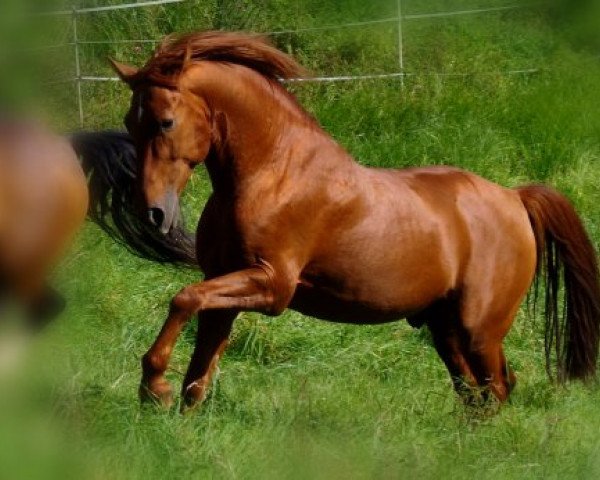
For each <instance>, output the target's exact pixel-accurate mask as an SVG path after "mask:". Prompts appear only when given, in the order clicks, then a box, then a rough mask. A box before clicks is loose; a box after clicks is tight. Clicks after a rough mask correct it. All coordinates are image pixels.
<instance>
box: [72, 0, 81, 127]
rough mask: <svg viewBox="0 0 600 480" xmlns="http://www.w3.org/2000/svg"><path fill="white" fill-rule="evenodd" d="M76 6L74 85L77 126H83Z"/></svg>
mask: <svg viewBox="0 0 600 480" xmlns="http://www.w3.org/2000/svg"><path fill="white" fill-rule="evenodd" d="M77 13H78V12H77V7H75V6H73V10H72V22H73V46H74V48H75V87H76V89H77V107H78V109H79V126H80V127H81V128H83V124H84V117H83V95H82V93H81V63H80V59H79V38H78V35H77Z"/></svg>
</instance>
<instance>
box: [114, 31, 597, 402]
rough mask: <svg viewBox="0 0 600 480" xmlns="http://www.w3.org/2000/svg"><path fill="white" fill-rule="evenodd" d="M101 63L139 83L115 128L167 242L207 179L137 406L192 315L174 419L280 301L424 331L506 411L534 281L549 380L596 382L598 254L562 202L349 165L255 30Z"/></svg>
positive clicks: (199, 37)
mask: <svg viewBox="0 0 600 480" xmlns="http://www.w3.org/2000/svg"><path fill="white" fill-rule="evenodd" d="M113 66H114V68H115V70H116V71H117V73H118V74H119V76H120V78H121V79H122V80H123V81H124V82H125V83H127V84H128V85H129V86H130V87H131V89H132V90H133V97H132V103H131V108H130V111H129V113H128V114H127V116H126V125H127V128H128V130H129V132H130V134H131V135H132V137H133V139H134V141H135V143H136V147H137V154H138V157H139V160H138V166H137V169H138V170H137V171H138V172H139V176H138V177H139V178H138V179H137V181H136V184H135V185H136V186H135V189H136V192H137V194H138V195H139V196H141V197H142V199H143V201H144V203H145V208H146V211H147V217H148V222H149V223H151V224H152V225H154V226H155V228H156V229H158V230H159V231H161V232H169V231H170V230H171V228H172V227H173V226H174V225H176V222H177V218H178V198H179V196H180V194H181V192H182V190H183V189H184V187H185V185H186V183H187V182H188V180H189V178H190V176H191V174H192V172H193V170H194V168H195V167H196V166H198V165H200V164H205V165H206V168H207V169H208V172H209V175H210V178H211V181H212V186H213V193H212V195H211V197H210V199H209V200H208V203H207V204H206V207H205V209H204V212H203V214H202V217H201V219H200V223H199V226H198V230H197V252H196V253H197V260H198V262H199V265H200V267H201V269H202V270H203V271H204V273H205V275H206V279H205V281H203V282H200V283H197V284H193V285H190V286H187V287H185V288H184V289H183V290H182V291H181V292H180V293H178V294H177V295H176V296H175V297H174V298H173V300H172V302H171V307H170V311H169V315H168V318H167V320H166V322H165V324H164V326H163V328H162V330H161V332H160V335H159V336H158V338H157V339H156V341H155V342H154V344H153V345H152V347H151V348H150V350H149V351H148V353H147V354H146V355H144V357H143V360H142V368H143V376H142V382H141V387H140V394H141V397H142V399H153V400H156V401H159V402H162V403H163V404H166V405H169V404H171V402H172V391H171V387H170V386H169V384H168V382H167V381H166V379H165V376H164V373H165V370H166V368H167V364H168V362H169V358H170V356H171V352H172V350H173V347H174V344H175V342H176V339H177V338H178V336H179V334H180V333H181V331H182V328H183V327H184V326H185V325H186V323H187V322H188V321H189V320H190V318H191V317H192V315H194V314H199V327H198V336H197V343H196V348H195V351H194V353H193V357H192V359H191V363H190V366H189V370H188V372H187V375H186V376H185V380H184V384H183V390H182V395H183V402H182V408H183V409H187V408H190V407H192V406H194V405H195V404H197V403H199V402H201V401H202V400H203V398H204V396H205V394H206V390H207V386H208V385H209V380H210V377H211V372H212V371H213V370H214V369H215V367H216V365H217V362H218V360H219V357H220V356H221V355H222V353H223V351H224V349H225V347H226V345H227V340H228V336H229V334H230V332H231V328H232V324H233V322H234V319H235V318H236V316H237V314H238V313H239V312H240V311H256V312H261V313H264V314H266V315H279V314H281V313H282V312H283V311H284V310H285V309H286V308H291V309H294V310H297V311H299V312H302V313H304V314H306V315H311V316H315V317H318V318H321V319H325V320H332V321H338V322H347V323H357V324H358V323H370V324H375V323H381V322H389V321H392V320H397V319H400V318H407V319H408V321H409V322H410V323H411V324H412V325H413V326H422V325H427V326H428V327H429V329H430V330H431V333H432V336H433V341H434V344H435V347H436V349H437V351H438V353H439V355H440V357H441V358H442V360H443V361H444V363H445V364H446V366H447V368H448V370H449V372H450V375H451V377H452V379H453V381H454V385H455V387H456V389H457V390H458V391H459V392H464V389H463V385H467V386H474V387H482V389H483V390H487V391H491V392H492V393H493V394H494V395H495V396H496V397H497V398H498V399H499V400H500V401H504V400H506V399H507V397H508V396H509V393H510V391H511V389H512V387H513V385H514V383H515V377H514V374H513V373H512V372H511V370H510V369H509V368H508V366H507V363H506V359H505V357H504V352H503V349H502V341H503V339H504V337H505V335H506V334H507V332H508V330H509V328H510V327H511V324H512V323H513V320H514V318H515V315H516V313H517V311H518V309H519V306H520V304H521V302H522V300H523V298H524V296H525V294H526V292H527V291H528V289H529V288H530V286H531V284H532V282H533V280H534V277H535V275H536V272H537V273H542V272H544V277H543V279H544V280H545V283H546V297H547V299H546V312H545V314H546V315H545V316H546V320H545V324H546V351H547V356H548V357H550V356H556V361H557V365H558V377H559V379H560V380H563V379H570V378H581V379H588V378H590V377H593V376H594V374H595V370H596V359H597V355H598V342H599V323H600V288H599V280H598V278H599V274H598V267H597V261H596V256H595V252H594V247H593V246H592V243H591V242H590V240H589V238H588V236H587V234H586V232H585V229H584V227H583V225H582V222H581V220H580V219H579V217H578V216H577V214H576V212H575V210H574V209H573V207H572V206H571V204H570V203H569V202H568V201H567V199H566V198H565V197H564V196H562V195H561V194H559V193H558V192H556V191H554V190H552V189H550V188H547V187H543V186H528V187H523V188H517V189H507V188H503V187H501V186H499V185H496V184H494V183H491V182H489V181H487V180H484V179H483V178H480V177H478V176H477V175H474V174H472V173H469V172H466V171H463V170H459V169H457V168H450V167H430V168H408V169H404V170H388V169H385V170H384V169H375V168H366V167H363V166H361V165H359V164H358V163H356V162H355V161H354V160H353V159H352V158H351V157H350V155H349V154H348V153H347V152H346V151H345V150H344V149H343V148H342V147H341V146H340V145H338V144H337V143H336V142H335V141H334V140H333V139H332V138H331V137H330V136H329V135H328V134H327V133H326V132H325V131H323V129H322V128H321V127H320V126H319V125H318V123H317V122H316V121H315V120H314V119H313V118H312V117H311V116H310V115H308V114H307V113H306V112H305V111H304V110H303V109H302V107H301V106H300V105H299V104H298V103H297V101H296V100H295V98H294V97H293V96H292V95H291V94H289V93H288V92H287V91H286V90H285V89H284V87H282V85H281V83H280V80H281V79H285V78H292V77H296V76H297V75H299V74H302V69H301V68H300V67H299V66H298V64H297V63H296V62H295V61H294V60H292V59H291V58H290V57H289V56H287V55H285V54H283V53H282V52H280V51H278V50H277V49H275V48H274V47H272V46H271V45H270V44H268V43H267V42H266V41H265V40H264V39H260V38H257V37H256V36H252V35H245V34H239V33H225V32H206V33H197V34H191V35H187V36H183V37H180V38H171V39H167V41H165V43H164V44H163V45H162V46H161V47H159V48H158V50H157V51H156V53H155V54H154V56H153V57H152V58H151V59H150V60H149V61H148V63H147V64H146V65H145V66H144V67H143V68H141V69H139V70H138V69H136V68H134V67H131V66H127V65H124V64H121V63H118V62H113ZM132 198H133V196H132ZM129 208H130V209H133V208H134V205H133V202H132V203H131V204H130V205H129ZM561 272H564V276H563V275H562V274H561ZM561 278H564V289H565V298H564V314H562V313H561V312H560V308H559V298H558V297H559V280H560V279H561Z"/></svg>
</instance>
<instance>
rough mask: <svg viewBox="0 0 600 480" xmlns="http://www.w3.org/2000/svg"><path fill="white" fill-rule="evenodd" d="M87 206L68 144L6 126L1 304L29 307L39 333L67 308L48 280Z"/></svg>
mask: <svg viewBox="0 0 600 480" xmlns="http://www.w3.org/2000/svg"><path fill="white" fill-rule="evenodd" d="M87 205H88V190H87V182H86V178H85V175H84V173H83V170H82V168H81V165H80V163H79V160H78V158H77V155H76V153H75V151H74V150H73V148H72V147H71V145H70V144H69V142H68V141H67V139H65V138H63V137H61V136H59V135H55V134H52V133H49V132H48V131H46V130H45V129H43V128H41V127H39V126H37V125H34V124H32V123H29V122H20V121H12V120H6V119H5V120H1V121H0V301H3V300H7V299H8V298H13V299H17V300H18V301H19V302H20V303H22V304H24V306H25V308H26V310H27V316H28V317H29V320H30V321H31V323H32V326H34V327H36V328H39V327H41V326H42V325H43V324H44V323H46V322H47V321H48V320H50V319H51V318H52V317H54V316H55V315H57V314H58V313H60V311H61V310H62V308H63V306H64V301H63V299H62V297H61V296H60V295H59V294H58V293H57V292H56V291H55V290H54V289H53V288H52V287H51V286H50V285H48V283H47V278H46V277H47V275H48V272H49V270H50V268H51V267H52V266H53V265H54V263H56V261H57V260H58V259H59V257H60V256H61V255H62V254H63V253H64V250H65V248H66V247H67V245H68V244H69V242H70V240H71V239H72V237H73V235H74V233H75V232H76V231H77V229H78V228H79V227H80V225H81V224H82V223H83V220H84V219H85V215H86V212H87Z"/></svg>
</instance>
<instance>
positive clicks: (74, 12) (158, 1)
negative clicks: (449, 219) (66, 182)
mask: <svg viewBox="0 0 600 480" xmlns="http://www.w3.org/2000/svg"><path fill="white" fill-rule="evenodd" d="M188 1H190V0H147V1H141V2H137V3H123V4H116V5H106V6H99V7H87V8H73V9H71V10H57V11H53V12H43V13H40V14H38V15H43V16H67V15H70V16H71V17H72V35H73V38H72V41H70V42H65V43H62V44H57V45H49V46H42V47H39V48H38V49H33V50H34V51H44V50H53V49H59V48H65V47H73V48H74V59H75V72H74V73H75V75H74V76H73V77H71V78H67V79H64V80H60V81H54V82H50V83H48V84H58V83H65V84H66V83H71V82H73V83H75V86H76V89H77V106H78V110H79V121H80V125H81V127H83V126H84V119H85V115H84V114H85V111H84V102H83V94H82V83H84V82H118V81H119V78H118V77H109V76H101V75H93V74H90V75H88V74H84V73H83V72H82V71H81V62H80V47H81V46H85V45H127V44H149V45H157V44H159V43H160V42H161V39H148V38H142V39H122V40H82V39H79V38H78V36H77V22H78V19H79V18H80V17H81V16H82V15H87V14H93V13H101V12H109V11H115V10H125V9H134V8H146V7H154V6H162V5H168V4H177V3H184V2H188ZM401 2H402V0H397V14H396V15H395V16H393V17H385V18H379V19H371V20H364V21H357V22H347V23H341V24H332V25H320V26H313V27H304V28H297V29H283V30H274V31H267V32H263V33H260V35H268V36H280V35H294V34H302V33H310V32H321V31H331V30H341V29H347V28H358V27H365V26H372V25H381V24H396V25H397V28H398V70H399V71H397V72H392V73H377V74H375V73H373V74H361V75H332V76H316V77H309V78H295V79H289V80H286V82H289V83H309V82H317V83H329V82H350V81H361V80H379V79H393V78H398V79H400V81H401V85H402V86H403V85H404V79H405V78H407V77H418V76H439V77H470V76H474V75H527V74H532V73H536V72H538V71H539V69H537V68H523V69H517V70H506V71H495V72H464V73H453V72H450V73H448V72H406V71H405V68H404V64H405V53H404V46H403V40H404V38H403V30H402V24H403V22H405V21H410V20H419V19H428V18H446V17H456V16H465V15H479V14H485V13H492V12H502V11H509V10H515V9H521V8H528V7H532V6H536V5H537V4H525V5H506V6H498V7H488V8H477V9H468V10H454V11H443V12H429V13H416V14H403V13H402V4H401Z"/></svg>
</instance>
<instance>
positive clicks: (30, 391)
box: [0, 0, 600, 479]
mask: <svg viewBox="0 0 600 480" xmlns="http://www.w3.org/2000/svg"><path fill="white" fill-rule="evenodd" d="M88 3H93V2H88ZM484 3H485V2H480V3H478V2H476V1H472V0H420V1H418V0H406V1H404V2H403V10H404V13H406V14H410V13H414V14H416V13H421V12H434V11H449V10H461V9H469V8H478V7H482V6H486V5H485V4H484ZM342 5H343V6H342ZM395 8H396V2H394V1H384V0H378V1H374V2H361V1H358V0H347V1H346V2H340V1H335V0H330V1H326V2H321V1H317V0H307V1H294V0H278V1H260V0H246V1H234V0H227V1H223V0H222V1H218V0H215V1H196V2H188V3H182V4H180V5H171V6H165V7H160V8H156V7H155V8H151V9H147V10H139V11H138V10H134V11H130V12H125V13H123V12H121V13H118V14H117V13H111V14H102V15H100V14H97V15H94V16H92V17H90V19H88V20H87V21H86V20H85V19H84V20H82V25H81V28H80V30H81V32H80V35H81V36H82V38H90V39H92V38H111V39H116V38H120V39H132V38H142V36H143V37H148V38H156V37H159V36H160V35H161V34H164V33H168V32H171V31H187V30H190V29H203V28H211V27H218V28H231V29H242V28H243V29H249V30H257V31H270V30H281V29H285V28H289V27H293V28H301V27H309V26H315V25H327V24H336V23H346V22H356V21H362V20H365V19H370V18H385V17H389V16H393V15H395ZM567 14H568V13H565V12H561V15H563V16H562V17H560V18H561V20H559V19H557V17H555V16H553V15H552V14H550V13H549V12H548V10H547V9H546V8H541V7H536V8H524V9H517V10H507V11H502V12H494V13H489V14H485V15H483V14H482V15H466V16H460V17H449V18H434V19H420V20H414V21H411V22H406V23H405V24H404V26H403V30H404V31H403V35H404V53H405V70H406V72H414V73H419V75H415V76H411V77H407V78H406V79H405V80H404V86H403V87H402V86H401V83H400V80H399V79H397V78H396V79H374V80H361V81H352V82H340V83H319V84H316V83H306V84H292V85H291V86H290V87H289V88H290V89H291V90H292V91H293V92H294V93H295V94H296V95H297V96H298V97H299V99H300V101H301V102H302V103H303V105H305V106H306V108H307V109H308V110H309V111H310V112H312V113H313V114H314V115H315V116H316V118H318V120H319V122H320V123H321V124H322V125H323V126H324V128H325V129H326V130H327V131H328V132H330V133H331V135H333V136H334V138H336V139H337V140H338V141H339V143H340V144H342V145H343V146H345V147H346V148H347V149H348V150H349V151H350V152H351V153H352V154H353V155H354V156H355V158H356V159H357V160H358V161H360V162H361V163H362V164H364V165H370V166H379V167H406V166H413V165H434V164H444V165H456V166H460V167H462V168H465V169H468V170H471V171H474V172H476V173H478V174H481V175H482V176H484V177H486V178H488V179H490V180H493V181H496V182H498V183H500V184H503V185H506V186H517V185H521V184H525V183H531V182H544V183H547V184H549V185H552V186H554V187H556V188H558V189H559V190H561V191H562V192H564V193H565V194H566V195H567V196H569V198H570V199H571V200H572V201H573V203H574V204H575V206H576V208H577V209H578V211H579V212H580V213H581V215H582V216H583V218H584V220H585V223H586V227H587V228H588V231H589V232H590V235H591V236H592V239H593V241H594V243H595V245H596V247H598V246H599V244H600V188H599V179H600V114H599V113H598V99H599V98H600V80H599V79H600V59H599V58H598V50H594V48H597V47H598V46H597V45H596V46H595V47H594V45H593V43H589V42H587V41H586V40H587V39H586V37H585V35H583V32H584V30H583V29H581V28H576V27H572V25H570V24H569V21H568V20H569V19H568V17H567ZM573 21H575V20H573ZM396 28H397V27H396V25H394V24H391V25H387V24H386V25H371V26H365V27H360V28H345V29H340V30H335V31H333V32H321V31H318V32H306V33H301V34H287V35H281V36H278V37H277V38H276V43H277V45H278V46H279V47H281V48H282V49H284V50H286V51H289V52H291V53H294V54H296V55H297V57H298V58H299V59H300V60H301V61H302V62H303V63H304V64H305V65H306V66H307V67H308V68H310V69H312V70H313V71H314V72H315V73H316V74H318V75H322V74H327V75H330V74H361V73H384V72H390V71H396V67H395V65H397V62H398V56H397V29H396ZM573 32H576V33H577V34H575V33H573ZM109 54H110V55H114V56H117V57H118V58H119V59H121V60H126V61H131V62H134V63H135V62H137V63H138V64H139V63H141V62H142V61H143V59H144V58H146V56H147V55H148V54H149V49H148V46H146V45H137V44H126V45H117V46H115V45H97V44H94V45H88V46H86V47H85V48H84V49H83V52H82V68H83V69H84V70H85V71H87V72H96V73H98V72H104V74H109V70H108V67H107V65H106V64H105V62H104V57H105V56H106V55H109ZM529 68H535V69H536V72H535V73H528V74H521V73H515V74H506V72H508V71H512V70H521V69H529ZM430 72H447V73H473V75H468V76H439V75H430V74H428V73H430ZM83 87H84V88H83V94H84V98H85V122H86V123H85V126H86V128H88V129H104V128H118V127H120V125H121V118H122V116H123V114H124V112H125V111H126V110H127V107H128V104H127V102H128V98H129V93H128V91H127V90H126V88H125V87H124V86H121V85H120V84H115V83H109V82H107V83H102V84H100V83H98V84H96V83H89V84H84V86H83ZM52 90H53V91H52V96H50V97H49V102H48V103H49V106H50V107H52V108H53V110H52V113H53V119H54V125H55V126H56V128H58V129H61V130H64V131H69V130H72V129H75V128H76V127H77V123H78V119H77V118H76V117H77V114H76V108H75V103H74V98H75V96H74V94H73V90H72V89H70V87H64V86H60V87H54V88H53V89H52ZM209 194H210V183H209V179H208V177H207V175H206V173H205V172H204V170H202V169H201V168H200V169H198V170H197V172H196V174H195V177H194V178H193V180H192V185H191V188H189V189H188V191H187V192H186V195H185V210H186V212H187V217H188V220H189V223H190V225H193V224H195V222H196V220H197V218H198V216H199V212H200V211H201V209H202V206H203V204H204V201H205V200H206V198H207V197H208V195H209ZM399 248H401V245H400V246H399ZM357 260H359V259H357ZM198 276H199V273H198V272H194V271H190V270H178V269H176V268H174V267H169V266H160V265H154V264H150V263H148V262H145V261H143V260H139V259H137V258H135V257H133V256H132V255H130V254H129V253H128V252H127V251H126V250H125V249H124V248H122V247H121V246H119V245H117V244H115V243H114V242H112V241H111V240H110V239H108V238H107V237H106V236H105V235H104V234H103V233H102V232H101V231H100V230H99V229H98V228H97V227H96V226H94V225H93V224H91V223H88V224H87V225H86V227H85V229H84V231H83V232H82V233H81V235H80V237H79V239H78V241H77V244H76V246H75V248H74V251H73V252H72V254H71V255H70V256H69V257H68V259H67V261H66V262H65V264H64V265H63V266H62V267H61V269H60V271H59V272H58V273H57V283H58V284H59V285H61V289H62V291H63V292H64V294H65V295H66V296H67V298H68V299H69V300H70V305H69V308H68V310H67V312H66V313H65V314H64V315H63V318H62V319H61V320H60V321H59V322H57V323H56V324H54V325H53V326H52V327H51V328H50V330H49V331H48V333H47V335H46V336H45V337H44V338H42V339H40V340H39V341H38V342H37V343H39V345H38V348H37V349H36V354H35V355H34V356H33V357H32V358H31V359H29V361H28V365H26V366H24V367H23V369H22V370H21V371H19V374H18V375H14V374H13V375H12V377H13V378H9V379H6V380H4V384H3V386H2V390H3V391H6V392H13V393H14V394H13V395H3V396H2V398H1V399H0V421H1V422H2V423H3V425H5V426H6V427H5V428H2V429H1V430H0V446H2V448H1V449H0V465H4V466H5V468H3V469H2V470H3V471H0V478H7V479H12V478H54V477H60V478H71V477H72V478H94V479H95V478H98V479H105V478H110V479H136V478H180V477H191V478H406V477H408V478H434V477H438V478H439V477H442V478H473V477H474V476H478V477H482V478H519V479H524V478H579V477H583V478H595V477H597V476H598V475H600V460H599V458H600V456H599V454H600V437H599V435H598V432H599V431H600V413H599V411H598V410H599V405H600V390H599V389H598V387H597V386H596V385H592V386H588V387H586V386H583V385H580V384H571V385H568V386H567V387H557V386H555V385H552V384H551V383H550V382H549V381H548V379H547V376H546V372H545V369H544V354H543V345H544V338H543V331H542V328H541V327H542V315H541V312H540V311H537V312H533V311H532V309H528V308H527V306H526V305H523V308H522V309H521V312H520V313H519V316H518V319H517V321H516V322H515V325H514V326H513V328H512V330H511V332H510V334H509V337H508V339H507V343H506V355H507V358H508V361H509V363H510V365H511V366H512V367H513V368H514V370H515V372H516V374H517V378H518V382H517V387H516V389H515V391H514V392H513V395H512V397H511V400H510V402H509V403H508V404H506V405H504V406H503V407H502V408H501V409H500V410H499V411H498V412H493V411H491V410H494V409H493V408H491V409H489V410H484V411H471V410H467V409H466V408H465V407H463V406H462V405H461V404H460V402H459V401H458V400H457V398H456V396H455V394H454V392H453V390H452V388H451V382H450V379H449V378H448V375H447V372H446V370H445V368H444V366H443V364H442V363H441V361H440V360H439V358H438V356H437V355H436V353H435V351H434V349H433V347H432V345H431V341H430V338H429V335H428V332H427V331H426V330H413V329H412V328H410V327H409V326H408V325H407V324H406V323H405V322H397V323H392V324H388V325H384V326H369V327H365V326H345V325H336V324H328V323H324V322H320V321H316V320H314V319H311V318H307V317H304V316H302V315H299V314H297V313H295V312H289V311H288V312H286V313H285V314H284V315H282V316H281V317H278V318H267V317H263V316H261V315H257V314H243V315H241V316H240V318H239V319H238V320H237V322H236V324H235V327H234V332H233V335H232V339H231V345H230V347H229V349H228V350H227V352H226V354H225V357H224V358H223V360H222V361H221V367H220V374H219V375H218V376H217V379H216V381H215V382H214V385H213V388H212V392H211V394H210V396H209V397H208V399H207V400H206V402H205V404H204V406H203V407H202V408H201V409H200V410H198V411H197V412H196V413H194V414H192V415H190V416H185V417H182V416H180V415H179V414H178V413H177V412H176V410H173V411H171V412H164V411H156V410H155V409H152V408H140V406H139V404H138V401H137V393H136V392H137V387H138V382H139V377H140V374H141V372H140V362H139V360H140V357H141V355H142V354H143V353H144V352H145V351H146V349H147V347H148V346H149V345H150V343H151V342H152V341H153V339H154V337H155V335H156V333H157V331H158V330H159V328H160V326H161V325H162V322H163V320H164V317H165V314H166V312H167V308H168V303H169V300H170V298H171V296H172V295H173V294H175V293H176V292H177V291H178V290H179V289H180V288H182V287H183V286H184V285H186V284H187V283H190V282H191V281H192V280H195V279H197V278H198ZM192 323H193V322H192ZM190 327H191V328H190V329H189V330H188V331H187V332H186V333H185V334H184V335H183V336H182V338H181V340H180V342H179V343H178V346H177V349H176V351H175V354H174V356H173V361H172V367H173V368H172V370H171V371H170V373H169V376H170V379H171V380H172V381H173V382H174V384H175V385H177V386H179V384H180V383H181V376H182V372H184V371H185V368H186V367H187V361H188V358H189V355H190V353H191V349H192V346H193V338H194V332H193V327H194V326H193V325H190ZM24 379H25V380H24ZM23 398H27V399H28V400H27V401H23V400H22V399H23ZM49 413H50V414H51V415H49ZM35 459H37V460H35ZM11 472H14V473H11Z"/></svg>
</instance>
